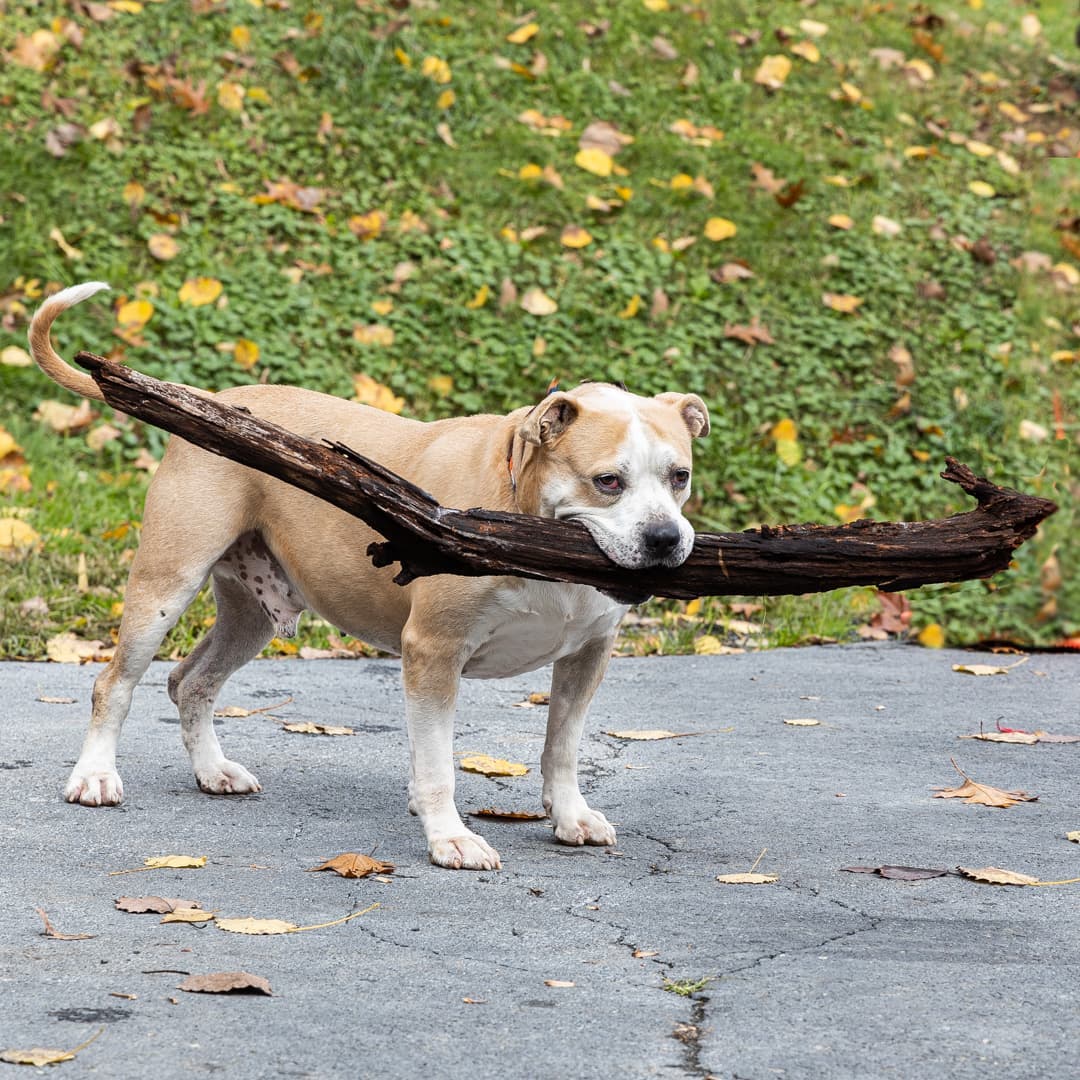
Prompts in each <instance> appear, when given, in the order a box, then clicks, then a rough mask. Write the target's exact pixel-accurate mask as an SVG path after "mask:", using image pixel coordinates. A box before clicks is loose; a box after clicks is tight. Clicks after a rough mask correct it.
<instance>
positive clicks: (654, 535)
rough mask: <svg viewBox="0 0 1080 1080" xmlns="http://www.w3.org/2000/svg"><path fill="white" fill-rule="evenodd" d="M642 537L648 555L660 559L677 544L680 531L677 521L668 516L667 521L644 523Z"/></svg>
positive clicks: (679, 538)
mask: <svg viewBox="0 0 1080 1080" xmlns="http://www.w3.org/2000/svg"><path fill="white" fill-rule="evenodd" d="M642 539H643V540H644V542H645V550H646V551H647V552H648V553H649V555H651V556H652V557H653V558H654V559H662V558H664V557H665V556H667V555H670V554H671V553H672V552H673V551H674V550H675V549H676V548H677V547H678V546H679V541H680V540H681V539H682V532H681V531H680V530H679V524H678V522H676V521H672V520H671V519H670V518H669V519H668V520H667V521H658V522H655V523H653V524H652V525H646V526H645V532H644V534H643V536H642Z"/></svg>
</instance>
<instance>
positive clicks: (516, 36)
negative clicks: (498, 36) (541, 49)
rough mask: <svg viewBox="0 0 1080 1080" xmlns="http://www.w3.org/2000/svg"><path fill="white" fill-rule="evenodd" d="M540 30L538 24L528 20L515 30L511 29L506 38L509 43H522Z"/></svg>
mask: <svg viewBox="0 0 1080 1080" xmlns="http://www.w3.org/2000/svg"><path fill="white" fill-rule="evenodd" d="M539 32H540V24H539V23H534V22H529V23H525V24H524V25H523V26H519V27H518V28H517V29H516V30H512V31H511V32H510V33H509V34H507V35H506V40H507V41H509V42H510V44H511V45H524V44H525V42H526V41H530V40H532V38H534V37H536V35H537V34H538V33H539Z"/></svg>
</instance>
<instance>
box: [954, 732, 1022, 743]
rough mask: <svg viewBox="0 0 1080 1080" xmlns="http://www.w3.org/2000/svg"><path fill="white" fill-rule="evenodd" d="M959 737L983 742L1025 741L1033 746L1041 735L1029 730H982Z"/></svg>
mask: <svg viewBox="0 0 1080 1080" xmlns="http://www.w3.org/2000/svg"><path fill="white" fill-rule="evenodd" d="M956 737H957V738H958V739H980V740H981V741H983V742H1004V743H1023V744H1025V745H1027V746H1031V745H1032V744H1033V743H1037V742H1039V736H1038V735H1034V734H1031V733H1030V732H1027V731H980V732H979V733H978V734H977V735H957V736H956Z"/></svg>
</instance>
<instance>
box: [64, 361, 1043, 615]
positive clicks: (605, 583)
mask: <svg viewBox="0 0 1080 1080" xmlns="http://www.w3.org/2000/svg"><path fill="white" fill-rule="evenodd" d="M75 359H76V360H77V361H78V363H80V364H81V365H82V366H83V367H84V368H86V369H87V370H88V371H89V372H90V373H91V375H92V376H93V378H94V380H95V381H96V382H97V384H98V386H100V387H101V391H102V393H103V394H104V396H105V400H106V401H107V402H108V403H109V404H110V405H113V406H114V407H115V408H117V409H120V410H121V411H123V412H125V413H128V414H129V415H131V416H135V417H138V418H139V419H141V420H145V421H146V422H148V423H151V424H154V425H155V426H157V427H161V428H164V429H165V430H166V431H170V432H172V433H173V434H175V435H178V436H180V437H181V438H183V439H185V440H187V441H188V442H190V443H193V444H195V445H196V446H199V447H201V448H203V449H205V450H209V451H212V452H213V453H216V454H220V455H222V456H224V457H227V458H230V459H232V460H233V461H237V462H239V463H241V464H243V465H247V466H249V467H251V468H254V469H258V470H260V471H262V472H265V473H268V474H269V475H271V476H274V477H277V478H278V479H280V480H283V481H285V482H286V483H289V484H293V485H295V486H296V487H299V488H302V489H303V490H304V491H307V492H310V493H311V494H313V495H316V496H318V497H319V498H321V499H324V500H326V501H327V502H329V503H332V504H333V505H334V506H337V507H339V508H340V509H342V510H345V511H346V512H347V513H350V514H352V515H354V516H355V517H358V518H360V519H361V520H363V521H364V522H366V523H367V524H368V525H369V526H370V527H371V528H373V529H374V530H375V531H376V532H378V533H380V534H381V535H382V536H384V537H386V542H384V543H375V544H372V545H370V547H369V549H368V553H369V554H370V555H371V557H372V559H373V561H374V563H375V565H376V566H386V565H389V564H390V563H393V562H400V563H401V571H400V572H399V573H398V575H397V577H395V579H394V580H395V581H397V582H398V583H399V584H402V585H405V584H408V583H409V582H410V581H412V580H414V579H415V578H418V577H423V576H428V575H432V574H461V575H466V576H474V577H475V576H484V575H490V574H510V575H515V576H519V577H528V578H537V579H542V580H548V581H568V582H577V583H580V584H585V585H592V586H595V587H596V588H598V589H601V590H603V591H604V592H608V593H611V594H613V595H617V596H620V597H622V598H624V599H627V600H634V599H636V600H640V599H643V598H644V597H646V596H650V595H652V596H667V597H677V598H681V599H689V598H692V597H696V596H730V595H770V596H778V595H782V594H794V593H808V592H823V591H826V590H829V589H837V588H842V587H844V586H849V585H876V586H877V587H879V588H881V589H885V590H889V591H896V590H899V589H909V588H915V587H917V586H920V585H927V584H932V583H937V582H951V581H965V580H968V579H971V578H984V577H989V576H990V575H991V574H994V573H996V572H998V571H999V570H1004V569H1005V568H1006V567H1007V566H1008V565H1009V561H1010V559H1011V557H1012V552H1013V551H1014V549H1015V548H1017V547H1018V546H1019V545H1020V544H1022V543H1023V542H1024V541H1025V540H1027V539H1028V538H1029V537H1031V536H1032V534H1033V533H1034V532H1035V530H1036V528H1037V527H1038V525H1039V523H1040V522H1041V521H1042V520H1043V519H1044V518H1046V517H1048V516H1049V515H1050V514H1052V513H1053V512H1054V511H1055V510H1056V509H1057V507H1056V506H1055V505H1054V504H1053V503H1052V502H1050V501H1049V500H1048V499H1043V498H1039V497H1037V496H1032V495H1024V494H1021V493H1020V492H1017V491H1013V490H1011V489H1009V488H1001V487H998V486H996V485H995V484H992V483H991V482H990V481H989V480H987V479H985V478H983V477H978V476H976V475H975V474H974V473H973V472H972V471H971V470H970V469H969V468H968V467H967V466H966V465H962V464H960V463H959V462H957V461H955V460H954V459H952V458H948V459H946V460H947V468H946V469H945V471H944V472H943V473H942V474H941V475H942V477H943V478H944V479H945V480H949V481H951V482H953V483H955V484H958V485H959V486H960V487H961V488H962V489H963V490H964V491H965V492H967V493H968V494H969V495H971V496H973V497H974V498H975V499H976V500H977V502H978V507H977V508H976V509H974V510H971V511H968V512H967V513H963V514H956V515H954V516H952V517H949V518H944V519H941V520H934V521H916V522H879V521H868V520H861V521H855V522H852V523H851V524H849V525H839V526H826V525H780V526H775V527H773V526H763V527H762V528H760V529H751V530H749V531H747V532H741V533H698V535H697V539H696V541H695V544H694V549H693V551H692V553H691V554H690V557H689V558H688V559H687V560H686V562H684V563H683V564H682V566H679V567H677V568H674V569H667V568H663V567H657V568H649V569H643V570H628V569H625V568H623V567H620V566H617V565H616V564H615V563H613V562H612V561H611V560H610V559H608V558H607V556H606V555H604V554H603V553H602V552H601V551H600V549H599V548H598V547H597V546H596V544H595V543H594V542H593V539H592V537H591V535H590V534H589V532H588V530H587V529H586V528H585V527H584V526H583V525H580V524H577V523H575V522H565V521H553V520H549V519H547V518H538V517H528V516H525V515H522V514H506V513H499V512H495V511H489V510H456V509H449V508H446V507H442V506H440V505H439V504H438V503H437V502H436V501H435V500H434V499H433V498H432V497H431V496H430V495H428V494H427V493H426V492H424V491H422V490H421V489H420V488H418V487H417V486H416V485H414V484H411V483H409V482H408V481H407V480H404V479H403V478H402V477H400V476H397V475H396V474H395V473H392V472H390V470H388V469H385V468H383V466H381V465H379V464H378V463H377V462H375V461H371V460H369V459H367V458H365V457H363V456H362V455H360V454H358V453H356V452H355V451H352V450H350V449H349V448H348V447H346V446H343V445H341V444H339V443H327V444H320V443H317V442H314V441H313V440H311V439H306V438H304V437H302V436H299V435H296V434H294V433H292V432H290V431H287V430H286V429H284V428H282V427H279V426H278V425H276V424H271V423H268V422H266V421H263V420H260V419H258V418H257V417H255V416H254V415H252V414H251V413H250V412H249V411H248V410H246V409H241V408H235V407H232V406H229V405H226V404H224V403H222V402H220V401H218V400H217V399H215V398H214V397H210V396H203V395H202V394H199V393H194V392H192V391H191V390H188V389H185V388H184V387H180V386H177V385H175V384H173V383H165V382H161V381H160V380H158V379H154V378H151V377H150V376H148V375H142V374H140V373H138V372H136V371H132V370H131V369H130V368H127V367H124V366H123V365H121V364H116V363H113V362H111V361H109V360H105V359H104V358H102V357H99V356H95V355H94V354H92V353H85V352H82V353H79V354H78V355H77V356H76V358H75Z"/></svg>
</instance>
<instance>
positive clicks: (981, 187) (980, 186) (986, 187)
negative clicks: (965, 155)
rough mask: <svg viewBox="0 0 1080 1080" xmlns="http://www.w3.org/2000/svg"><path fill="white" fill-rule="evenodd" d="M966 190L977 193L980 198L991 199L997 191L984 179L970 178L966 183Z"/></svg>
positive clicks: (973, 193)
mask: <svg viewBox="0 0 1080 1080" xmlns="http://www.w3.org/2000/svg"><path fill="white" fill-rule="evenodd" d="M968 191H970V192H971V194H972V195H978V197H979V198H980V199H992V198H993V197H994V196H995V195H996V194H997V192H996V191H995V190H994V188H993V186H992V185H991V184H988V183H987V182H986V181H985V180H972V181H971V183H970V184H968Z"/></svg>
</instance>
